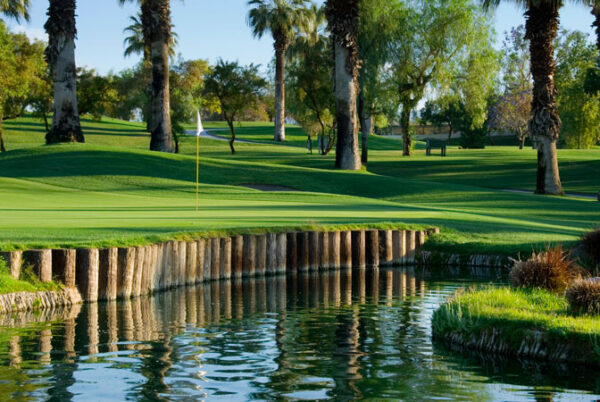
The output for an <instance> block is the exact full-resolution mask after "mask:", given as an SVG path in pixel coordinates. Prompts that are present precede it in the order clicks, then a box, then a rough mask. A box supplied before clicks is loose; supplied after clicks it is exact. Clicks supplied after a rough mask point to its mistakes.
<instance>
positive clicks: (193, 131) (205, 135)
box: [185, 128, 260, 144]
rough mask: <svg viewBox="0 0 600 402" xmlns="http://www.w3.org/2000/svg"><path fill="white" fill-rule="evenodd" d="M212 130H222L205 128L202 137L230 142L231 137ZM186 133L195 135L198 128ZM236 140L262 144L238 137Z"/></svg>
mask: <svg viewBox="0 0 600 402" xmlns="http://www.w3.org/2000/svg"><path fill="white" fill-rule="evenodd" d="M210 131H222V130H220V129H218V128H217V129H214V128H213V129H208V130H204V131H203V132H202V133H200V138H209V139H211V140H217V141H227V142H229V140H230V138H226V137H221V136H220V135H216V134H211V133H210ZM185 134H186V135H192V136H195V135H196V130H187V131H186V132H185ZM235 142H240V143H244V144H260V142H256V141H248V140H238V139H237V138H236V139H235Z"/></svg>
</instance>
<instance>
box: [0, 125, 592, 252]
mask: <svg viewBox="0 0 600 402" xmlns="http://www.w3.org/2000/svg"><path fill="white" fill-rule="evenodd" d="M82 123H83V131H84V134H85V136H86V143H85V144H64V145H53V146H46V145H43V144H44V134H45V130H44V125H43V123H42V122H41V121H40V120H37V119H34V118H33V117H23V118H19V119H17V120H9V121H6V122H4V129H5V134H4V135H5V142H6V146H7V149H8V152H6V153H3V154H0V187H1V188H2V196H1V197H0V250H11V249H24V248H32V247H67V246H68V247H75V246H101V245H133V244H144V243H149V242H154V241H158V240H162V239H170V238H186V237H191V236H194V235H199V234H205V233H234V232H242V231H248V230H261V229H266V228H270V229H274V228H278V229H280V230H287V229H289V228H300V227H314V226H327V227H330V226H346V227H353V226H358V225H363V226H371V227H379V226H386V225H406V226H411V227H431V226H438V227H440V228H441V230H442V233H441V234H440V235H438V236H435V237H434V238H433V239H432V240H431V241H429V242H428V244H427V247H429V248H432V249H436V250H440V251H453V252H461V253H471V252H477V253H501V254H511V255H516V254H518V253H529V252H531V251H532V249H534V248H541V247H543V246H545V245H547V244H549V243H556V242H563V243H571V242H574V241H576V240H577V239H578V238H579V236H580V235H581V234H582V233H583V231H585V230H589V229H591V228H593V227H595V226H596V225H597V224H598V223H600V203H599V202H597V201H595V200H594V199H592V198H584V197H550V196H538V195H533V194H524V193H514V192H508V191H504V190H506V189H517V190H527V191H531V190H533V188H534V186H535V167H536V165H535V159H536V153H535V151H533V150H531V149H525V150H519V149H518V148H517V147H516V146H490V147H487V148H486V149H485V150H462V149H459V148H458V147H449V149H448V156H447V157H446V158H441V157H440V156H436V155H434V156H431V157H426V156H425V151H424V144H422V143H417V149H416V152H415V156H413V157H410V158H403V157H402V156H401V142H400V141H398V140H395V139H389V138H383V137H379V136H375V135H374V136H372V137H371V139H370V144H369V152H370V154H369V164H368V168H367V169H366V170H362V171H358V172H349V171H336V170H334V169H333V164H334V163H333V161H334V156H333V155H329V156H320V155H318V154H316V152H315V153H314V154H312V155H310V154H308V153H307V151H306V148H305V143H306V135H305V134H304V133H303V132H302V131H301V129H300V128H298V127H294V126H292V127H288V133H287V135H288V141H287V142H286V143H284V144H275V143H273V142H272V141H271V138H272V125H271V124H270V123H243V124H241V125H240V126H239V127H237V134H238V139H242V140H250V141H254V142H256V143H238V144H237V145H236V148H237V150H238V152H237V154H236V155H231V154H230V152H229V146H228V144H227V143H226V142H225V141H219V140H214V139H207V138H201V140H200V187H199V202H198V210H196V196H195V189H196V185H195V145H196V140H195V138H194V137H191V136H188V137H185V138H182V139H181V147H180V148H181V153H180V154H163V153H157V152H150V151H148V150H147V147H148V144H149V140H150V139H149V135H148V134H147V133H146V132H145V130H144V125H143V124H139V123H131V122H124V121H119V120H114V119H107V118H106V119H102V121H95V120H91V119H82ZM205 127H206V128H208V129H217V131H214V132H213V133H214V134H218V135H223V136H227V135H228V131H227V130H225V125H224V124H223V123H206V124H205ZM190 128H191V127H190ZM316 148H317V147H316V145H315V147H314V149H315V150H316ZM559 161H560V163H561V165H560V168H561V175H562V180H563V186H564V189H565V191H566V192H568V193H577V194H587V195H595V194H596V193H597V191H598V190H599V189H600V148H598V147H597V148H595V149H592V150H582V151H576V150H561V151H560V152H559ZM248 185H250V186H252V185H259V188H261V189H263V190H264V189H267V190H270V189H271V188H269V187H268V186H277V187H275V188H274V189H275V190H279V191H261V190H259V189H255V188H250V187H246V186H248ZM265 185H266V186H267V187H265ZM281 190H290V191H281ZM291 190H296V191H291Z"/></svg>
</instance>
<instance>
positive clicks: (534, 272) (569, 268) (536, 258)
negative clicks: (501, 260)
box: [509, 246, 585, 292]
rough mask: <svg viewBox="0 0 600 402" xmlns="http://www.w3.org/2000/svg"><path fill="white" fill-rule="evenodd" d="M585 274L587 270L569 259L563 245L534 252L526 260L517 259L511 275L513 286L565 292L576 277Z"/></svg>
mask: <svg viewBox="0 0 600 402" xmlns="http://www.w3.org/2000/svg"><path fill="white" fill-rule="evenodd" d="M582 276H585V271H584V270H583V269H582V268H580V267H579V266H578V265H577V264H575V263H574V262H573V261H571V260H570V259H569V256H568V253H567V252H565V251H564V250H563V248H562V246H556V247H553V248H550V247H549V248H547V249H546V250H545V251H542V252H539V253H533V254H532V255H531V257H530V258H529V259H528V260H526V261H516V260H515V262H514V266H513V268H512V270H511V271H510V274H509V277H510V281H511V283H512V285H513V286H515V287H519V288H540V289H546V290H549V291H552V292H564V291H565V290H566V289H567V288H568V287H569V284H571V283H572V282H573V281H574V280H575V279H577V278H580V277H582Z"/></svg>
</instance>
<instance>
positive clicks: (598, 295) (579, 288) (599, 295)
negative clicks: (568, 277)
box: [567, 278, 600, 315]
mask: <svg viewBox="0 0 600 402" xmlns="http://www.w3.org/2000/svg"><path fill="white" fill-rule="evenodd" d="M567 301H568V302H569V306H570V307H571V311H572V312H573V313H576V314H592V315H598V314H600V278H587V279H578V280H576V281H575V282H573V284H572V285H571V286H570V287H569V289H568V290H567Z"/></svg>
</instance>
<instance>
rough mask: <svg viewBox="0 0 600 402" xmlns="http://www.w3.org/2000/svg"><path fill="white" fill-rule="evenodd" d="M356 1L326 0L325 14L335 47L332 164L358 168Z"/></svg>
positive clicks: (338, 166) (357, 16)
mask: <svg viewBox="0 0 600 402" xmlns="http://www.w3.org/2000/svg"><path fill="white" fill-rule="evenodd" d="M358 4H359V0H327V5H326V15H327V21H328V24H329V30H330V32H331V36H332V41H333V50H334V61H335V70H334V97H335V106H336V121H337V128H338V135H337V145H336V153H335V167H336V168H338V169H347V170H359V169H360V168H361V163H360V155H359V151H358V114H357V110H356V98H357V95H358V65H359V60H358V45H357V41H356V31H355V29H356V27H357V26H358V21H359V7H358Z"/></svg>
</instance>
